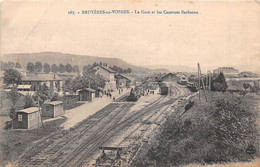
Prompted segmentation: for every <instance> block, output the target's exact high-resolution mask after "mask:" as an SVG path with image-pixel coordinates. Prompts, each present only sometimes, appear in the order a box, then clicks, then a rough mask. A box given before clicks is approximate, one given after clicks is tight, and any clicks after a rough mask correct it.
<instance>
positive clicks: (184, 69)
mask: <svg viewBox="0 0 260 167" xmlns="http://www.w3.org/2000/svg"><path fill="white" fill-rule="evenodd" d="M144 67H146V68H150V69H152V70H156V69H164V70H167V71H170V72H194V71H196V69H193V68H191V67H189V66H182V65H145V66H144Z"/></svg>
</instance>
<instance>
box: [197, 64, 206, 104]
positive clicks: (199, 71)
mask: <svg viewBox="0 0 260 167" xmlns="http://www.w3.org/2000/svg"><path fill="white" fill-rule="evenodd" d="M198 75H199V89H200V78H201V81H202V87H203V90H204V95H205V99H206V101H208V98H207V94H206V89H205V86H204V81H203V78H202V77H200V75H201V69H200V64H199V63H198ZM199 100H200V92H199Z"/></svg>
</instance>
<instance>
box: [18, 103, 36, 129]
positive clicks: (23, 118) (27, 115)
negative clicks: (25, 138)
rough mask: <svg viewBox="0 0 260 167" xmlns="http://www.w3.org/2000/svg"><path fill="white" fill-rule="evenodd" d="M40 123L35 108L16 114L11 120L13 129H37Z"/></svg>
mask: <svg viewBox="0 0 260 167" xmlns="http://www.w3.org/2000/svg"><path fill="white" fill-rule="evenodd" d="M40 122H41V118H40V114H39V111H38V108H37V107H30V108H27V109H23V110H19V111H17V112H16V117H15V118H14V119H13V129H31V128H34V127H38V125H39V124H40Z"/></svg>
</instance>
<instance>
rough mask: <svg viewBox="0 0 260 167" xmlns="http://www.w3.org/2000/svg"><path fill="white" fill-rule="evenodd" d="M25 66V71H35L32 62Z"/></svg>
mask: <svg viewBox="0 0 260 167" xmlns="http://www.w3.org/2000/svg"><path fill="white" fill-rule="evenodd" d="M26 68H27V71H28V72H30V73H31V72H34V71H35V66H34V64H33V63H32V62H29V63H28V64H27V67H26Z"/></svg>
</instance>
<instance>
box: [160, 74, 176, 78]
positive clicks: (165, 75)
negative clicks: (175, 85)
mask: <svg viewBox="0 0 260 167" xmlns="http://www.w3.org/2000/svg"><path fill="white" fill-rule="evenodd" d="M169 75H171V76H174V77H176V78H178V77H177V76H176V74H173V73H168V74H164V75H163V76H161V77H160V80H163V79H164V78H165V77H167V76H169Z"/></svg>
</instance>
